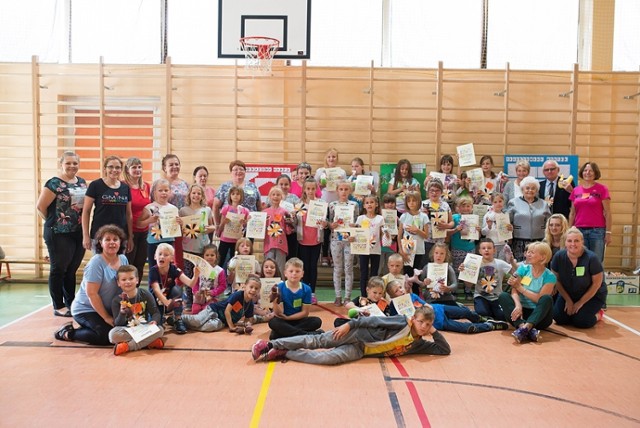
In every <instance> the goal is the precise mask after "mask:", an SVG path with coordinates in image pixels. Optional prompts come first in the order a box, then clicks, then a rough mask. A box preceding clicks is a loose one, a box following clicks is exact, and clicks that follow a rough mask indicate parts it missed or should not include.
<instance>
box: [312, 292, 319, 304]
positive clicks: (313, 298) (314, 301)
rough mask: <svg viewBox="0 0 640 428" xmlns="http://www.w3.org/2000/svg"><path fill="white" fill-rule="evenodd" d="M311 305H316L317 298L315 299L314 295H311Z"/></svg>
mask: <svg viewBox="0 0 640 428" xmlns="http://www.w3.org/2000/svg"><path fill="white" fill-rule="evenodd" d="M311 304H312V305H317V304H318V298H317V297H316V294H315V293H313V294H312V295H311Z"/></svg>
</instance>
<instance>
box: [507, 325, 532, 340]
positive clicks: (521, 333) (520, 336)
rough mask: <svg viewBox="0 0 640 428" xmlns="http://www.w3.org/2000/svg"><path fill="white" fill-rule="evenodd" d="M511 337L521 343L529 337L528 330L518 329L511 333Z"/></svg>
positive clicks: (524, 328)
mask: <svg viewBox="0 0 640 428" xmlns="http://www.w3.org/2000/svg"><path fill="white" fill-rule="evenodd" d="M511 336H513V337H514V338H515V339H516V342H518V343H522V342H524V341H525V339H526V338H527V336H529V329H528V328H526V327H518V328H517V329H516V331H514V332H513V333H511Z"/></svg>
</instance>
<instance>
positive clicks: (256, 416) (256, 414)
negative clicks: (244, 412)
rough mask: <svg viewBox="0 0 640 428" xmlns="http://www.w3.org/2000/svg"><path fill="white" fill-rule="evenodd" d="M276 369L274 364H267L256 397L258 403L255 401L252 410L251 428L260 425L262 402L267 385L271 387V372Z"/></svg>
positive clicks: (265, 394)
mask: <svg viewBox="0 0 640 428" xmlns="http://www.w3.org/2000/svg"><path fill="white" fill-rule="evenodd" d="M275 368H276V363H275V362H274V361H270V362H269V363H268V364H267V372H266V373H265V374H264V379H263V380H262V386H261V387H260V394H259V395H258V401H256V407H255V408H254V409H253V416H252V417H251V423H250V424H249V426H250V427H251V428H256V427H258V426H259V425H260V418H261V417H262V411H263V410H264V402H265V401H266V400H267V392H268V391H269V385H271V377H272V376H273V371H274V370H275Z"/></svg>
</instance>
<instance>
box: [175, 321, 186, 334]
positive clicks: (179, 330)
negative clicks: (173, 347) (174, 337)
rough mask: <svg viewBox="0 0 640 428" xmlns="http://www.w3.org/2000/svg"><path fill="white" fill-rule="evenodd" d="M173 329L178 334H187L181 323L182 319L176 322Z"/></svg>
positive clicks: (184, 326) (182, 322)
mask: <svg viewBox="0 0 640 428" xmlns="http://www.w3.org/2000/svg"><path fill="white" fill-rule="evenodd" d="M173 329H174V330H175V332H176V333H178V334H185V333H186V332H187V326H186V325H184V321H182V318H180V319H177V320H176V323H175V325H174V326H173Z"/></svg>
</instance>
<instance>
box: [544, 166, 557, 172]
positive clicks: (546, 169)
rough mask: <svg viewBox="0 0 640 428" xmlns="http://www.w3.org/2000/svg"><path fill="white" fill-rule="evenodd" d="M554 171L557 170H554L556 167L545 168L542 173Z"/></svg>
mask: <svg viewBox="0 0 640 428" xmlns="http://www.w3.org/2000/svg"><path fill="white" fill-rule="evenodd" d="M556 169H558V168H556V167H553V168H545V169H543V171H544V172H552V171H555V170H556Z"/></svg>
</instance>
